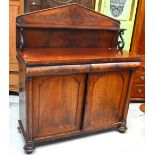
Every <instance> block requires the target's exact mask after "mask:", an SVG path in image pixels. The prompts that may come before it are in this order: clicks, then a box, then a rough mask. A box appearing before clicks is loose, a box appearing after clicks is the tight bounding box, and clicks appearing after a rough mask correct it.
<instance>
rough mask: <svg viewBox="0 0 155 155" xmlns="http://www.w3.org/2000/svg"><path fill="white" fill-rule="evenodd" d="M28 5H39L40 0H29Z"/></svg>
mask: <svg viewBox="0 0 155 155" xmlns="http://www.w3.org/2000/svg"><path fill="white" fill-rule="evenodd" d="M30 5H31V6H37V5H40V1H39V0H33V1H31V3H30Z"/></svg>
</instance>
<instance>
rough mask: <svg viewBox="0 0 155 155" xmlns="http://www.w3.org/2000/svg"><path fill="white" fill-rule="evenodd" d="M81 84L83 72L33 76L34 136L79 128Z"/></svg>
mask: <svg viewBox="0 0 155 155" xmlns="http://www.w3.org/2000/svg"><path fill="white" fill-rule="evenodd" d="M84 83H85V75H84V74H75V75H74V74H72V75H56V76H46V77H35V78H33V93H34V99H33V105H34V107H33V109H34V114H33V123H34V124H33V136H34V137H35V138H36V137H42V136H48V135H55V134H62V133H66V132H71V131H76V130H79V129H80V128H81V123H82V122H81V119H82V118H81V116H82V109H83V99H84V89H85V88H84Z"/></svg>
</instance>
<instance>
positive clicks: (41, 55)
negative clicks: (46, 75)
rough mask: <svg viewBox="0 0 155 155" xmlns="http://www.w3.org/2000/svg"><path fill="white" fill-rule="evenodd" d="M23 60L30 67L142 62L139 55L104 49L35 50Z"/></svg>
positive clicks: (24, 55) (23, 57) (29, 51)
mask: <svg viewBox="0 0 155 155" xmlns="http://www.w3.org/2000/svg"><path fill="white" fill-rule="evenodd" d="M21 58H22V59H23V60H24V61H25V63H26V64H27V65H28V66H36V65H37V66H38V65H64V64H86V63H111V62H130V61H134V62H136V61H140V57H139V55H135V54H133V53H128V52H120V51H118V50H117V49H104V48H41V49H34V48H33V49H25V50H24V51H23V52H22V53H21Z"/></svg>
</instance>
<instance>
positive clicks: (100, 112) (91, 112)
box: [83, 71, 130, 130]
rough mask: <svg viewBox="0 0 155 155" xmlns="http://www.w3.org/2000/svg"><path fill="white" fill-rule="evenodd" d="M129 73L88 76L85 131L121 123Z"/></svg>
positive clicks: (106, 73)
mask: <svg viewBox="0 0 155 155" xmlns="http://www.w3.org/2000/svg"><path fill="white" fill-rule="evenodd" d="M129 75H130V73H129V72H128V71H122V72H105V73H93V74H89V75H88V83H87V96H86V103H85V104H86V105H85V116H84V124H83V129H84V130H91V129H95V128H102V127H107V126H108V125H111V124H113V123H116V122H119V121H121V119H122V117H123V108H124V103H125V100H126V95H127V94H126V92H127V88H128V83H129Z"/></svg>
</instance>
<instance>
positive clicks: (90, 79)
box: [16, 4, 141, 153]
mask: <svg viewBox="0 0 155 155" xmlns="http://www.w3.org/2000/svg"><path fill="white" fill-rule="evenodd" d="M16 21H17V24H16V25H17V59H18V61H19V101H20V103H19V113H20V114H19V115H20V118H19V128H18V129H19V131H20V132H22V134H23V136H24V139H25V143H26V144H25V146H24V149H25V151H26V152H27V153H31V152H32V151H33V149H34V148H35V146H37V145H38V144H39V143H42V142H47V141H53V142H54V141H56V140H62V139H67V138H71V137H72V138H73V137H78V136H82V135H87V134H90V133H96V132H101V131H103V130H104V129H107V128H117V129H118V131H119V132H125V131H126V129H127V127H126V118H127V112H128V105H129V100H130V92H131V86H132V81H133V77H134V73H135V71H136V69H138V68H139V67H140V65H141V58H140V56H138V55H135V54H132V53H128V52H124V51H123V50H122V49H123V46H124V41H123V37H122V34H123V31H124V30H123V29H120V22H119V21H117V20H114V19H112V18H109V17H107V16H104V15H102V14H100V13H97V12H94V11H93V10H91V9H88V8H85V7H84V6H81V5H79V4H68V5H64V6H59V7H54V8H51V9H46V10H42V11H36V12H33V13H27V14H25V15H21V16H18V17H17V20H16ZM119 37H120V41H119V42H118V38H119Z"/></svg>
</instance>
